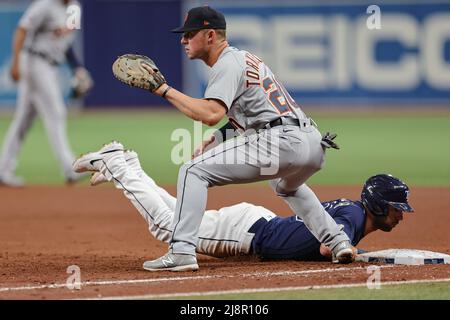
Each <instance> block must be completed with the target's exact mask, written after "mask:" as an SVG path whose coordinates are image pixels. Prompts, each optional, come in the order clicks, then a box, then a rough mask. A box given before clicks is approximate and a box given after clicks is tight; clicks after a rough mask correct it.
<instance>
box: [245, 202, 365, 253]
mask: <svg viewBox="0 0 450 320" xmlns="http://www.w3.org/2000/svg"><path fill="white" fill-rule="evenodd" d="M322 205H323V207H324V208H325V210H326V211H327V212H328V214H329V215H331V217H332V218H333V219H334V220H335V221H336V223H337V224H338V225H339V224H341V225H343V226H344V231H345V233H346V234H347V235H348V237H349V239H350V241H351V243H352V245H353V246H356V245H357V244H358V243H359V241H360V240H361V239H362V237H363V236H364V228H365V221H366V214H365V211H364V207H363V205H362V203H361V202H360V201H351V200H348V199H338V200H333V201H328V202H322ZM252 249H253V253H255V254H256V255H258V256H259V257H260V258H262V259H298V260H324V259H326V258H325V257H323V256H322V255H321V254H320V251H319V250H320V242H319V241H318V240H317V239H316V238H315V237H314V236H313V235H312V234H311V232H310V231H309V230H308V228H307V227H306V226H305V224H304V223H303V221H302V220H300V219H299V218H298V217H297V216H296V215H294V216H290V217H285V218H282V217H276V218H273V219H271V220H270V221H267V223H265V224H264V226H263V227H261V228H259V230H257V231H256V233H255V237H254V239H253V243H252Z"/></svg>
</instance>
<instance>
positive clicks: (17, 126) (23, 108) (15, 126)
mask: <svg viewBox="0 0 450 320" xmlns="http://www.w3.org/2000/svg"><path fill="white" fill-rule="evenodd" d="M23 76H24V78H23V79H22V80H21V81H20V83H19V91H18V100H17V107H16V110H15V113H14V118H13V121H12V123H11V125H10V126H9V129H8V132H7V134H6V136H5V140H4V143H3V148H2V153H1V156H0V178H1V177H2V176H14V172H15V170H16V167H17V157H18V154H19V151H20V149H21V147H22V144H23V141H24V140H25V136H26V134H27V132H28V130H29V129H30V127H31V125H32V124H33V121H34V119H35V118H36V110H35V109H34V106H33V105H32V101H31V95H32V88H31V87H30V82H29V80H28V79H27V77H26V75H23Z"/></svg>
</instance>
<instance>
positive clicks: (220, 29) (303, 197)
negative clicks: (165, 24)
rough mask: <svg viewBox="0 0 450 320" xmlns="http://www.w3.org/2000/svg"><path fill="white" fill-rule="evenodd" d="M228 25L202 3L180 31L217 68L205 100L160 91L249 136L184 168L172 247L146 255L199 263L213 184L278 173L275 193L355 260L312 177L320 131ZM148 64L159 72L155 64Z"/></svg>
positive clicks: (152, 267)
mask: <svg viewBox="0 0 450 320" xmlns="http://www.w3.org/2000/svg"><path fill="white" fill-rule="evenodd" d="M225 29H226V22H225V18H224V16H223V15H222V14H221V13H219V12H217V11H216V10H214V9H212V8H210V7H208V6H202V7H197V8H193V9H191V10H190V11H189V13H188V15H187V17H186V20H185V23H184V26H182V27H180V28H178V29H175V30H174V32H178V33H183V36H182V38H181V44H182V45H183V46H184V49H185V52H186V54H187V56H188V57H189V58H190V59H201V60H202V61H203V62H205V63H206V65H208V66H209V67H211V74H210V78H209V83H208V87H207V88H206V92H205V96H204V99H195V98H192V97H189V96H187V95H185V94H183V93H182V92H180V91H178V90H176V89H173V88H171V87H170V86H169V85H167V83H162V84H161V85H160V86H159V87H158V88H156V89H155V90H154V91H153V92H154V93H155V94H157V95H159V96H161V97H163V98H165V99H167V100H168V101H169V102H170V103H171V104H172V105H174V106H175V107H176V108H177V109H179V110H180V111H181V112H183V113H184V114H185V115H186V116H188V117H190V118H191V119H193V120H197V121H201V122H202V123H204V124H207V125H210V126H213V125H216V124H217V123H218V122H219V121H220V120H221V119H222V118H223V117H224V116H225V115H227V116H228V119H229V121H230V123H231V124H232V125H233V126H234V127H235V128H236V129H238V130H239V131H240V133H241V135H240V136H238V137H236V138H233V139H229V140H227V141H225V142H223V143H220V144H219V143H218V142H219V141H216V140H215V139H210V140H209V141H208V142H207V143H204V145H206V144H209V146H208V147H209V150H207V151H205V152H203V153H201V152H197V154H199V155H198V156H197V157H196V158H194V159H193V160H192V161H190V162H188V163H186V164H184V165H183V166H182V167H181V168H180V171H179V176H178V185H177V202H176V207H175V215H174V219H173V224H172V228H171V230H172V236H171V240H170V249H169V252H168V253H167V254H166V255H164V256H163V257H161V258H159V259H156V260H153V261H146V262H145V263H144V269H146V270H149V271H160V270H161V271H165V270H171V271H183V270H197V269H198V268H199V267H198V264H197V259H196V253H195V252H196V247H197V245H198V230H199V226H200V222H201V220H202V216H203V213H204V212H205V208H206V200H207V193H208V188H209V187H213V186H221V185H226V184H234V183H249V182H256V181H262V180H271V185H272V187H273V188H274V190H275V192H276V193H277V194H278V195H279V196H281V197H283V198H284V199H285V200H286V201H287V202H288V203H289V205H290V207H291V208H292V210H293V211H294V212H295V213H296V214H297V215H298V216H299V217H300V218H301V219H303V221H304V222H305V224H306V226H307V227H308V229H309V230H311V232H312V234H313V235H314V236H315V237H316V238H317V239H318V240H319V242H321V243H324V245H326V246H328V247H329V248H331V250H332V252H333V254H334V255H335V257H336V259H335V260H336V261H338V262H341V263H348V262H351V261H353V260H354V257H355V254H356V250H355V248H353V247H352V245H351V244H350V242H349V238H348V237H347V235H346V234H345V233H344V232H343V230H342V228H340V227H339V226H338V225H337V224H336V222H335V221H334V220H333V219H332V218H331V217H330V216H329V215H327V214H326V212H325V210H324V209H323V207H322V206H321V204H320V201H319V200H318V199H317V197H316V196H315V194H314V193H313V191H312V190H311V189H310V188H309V187H308V186H306V184H305V182H306V180H307V179H308V178H309V177H310V176H312V175H313V174H314V173H315V172H317V171H319V170H320V169H321V167H322V165H323V162H324V155H325V150H324V147H323V146H322V136H321V134H320V132H319V131H318V129H317V128H316V126H315V124H314V122H313V121H312V120H311V119H310V118H308V117H306V115H305V114H304V113H303V112H302V111H301V109H300V108H299V107H298V106H297V104H296V103H295V102H294V100H293V99H292V97H291V96H290V95H289V93H288V92H287V91H286V89H285V88H284V87H283V86H282V85H281V83H280V82H279V81H278V80H277V79H276V77H275V76H274V74H273V73H272V71H271V70H270V69H269V67H268V66H267V65H266V64H264V62H263V61H262V60H261V59H260V58H258V57H257V56H255V55H253V54H251V53H249V52H247V51H243V50H238V49H236V48H233V47H230V46H229V45H228V42H227V40H226V32H225ZM142 67H143V68H145V69H146V70H147V71H148V73H149V74H152V72H153V70H152V69H151V68H150V67H148V66H147V65H145V64H142ZM113 70H114V69H113ZM213 141H214V142H215V143H210V142H213ZM119 149H120V148H119ZM102 152H106V151H105V150H104V151H102ZM108 152H111V150H109V151H108ZM200 153H201V154H200ZM96 160H99V161H96ZM100 160H102V159H101V158H98V159H96V158H95V155H94V156H93V155H92V154H88V155H85V156H82V157H80V158H79V159H77V161H76V162H75V164H74V167H75V168H79V169H78V171H80V170H85V169H86V167H89V166H91V165H90V163H91V162H93V163H94V165H93V166H94V167H95V166H98V168H96V169H97V170H99V167H100V166H101V165H102V163H103V161H100ZM81 168H85V169H81Z"/></svg>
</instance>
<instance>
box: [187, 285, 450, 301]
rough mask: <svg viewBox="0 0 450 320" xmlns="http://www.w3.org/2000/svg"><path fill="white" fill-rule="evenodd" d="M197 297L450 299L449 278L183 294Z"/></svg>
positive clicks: (249, 298) (237, 298)
mask: <svg viewBox="0 0 450 320" xmlns="http://www.w3.org/2000/svg"><path fill="white" fill-rule="evenodd" d="M180 299H188V300H190V299H196V300H449V299H450V284H449V282H439V283H420V284H403V285H383V284H381V288H380V289H368V288H367V287H351V288H338V289H309V290H292V291H279V292H264V293H241V294H222V295H207V296H193V297H182V298H180Z"/></svg>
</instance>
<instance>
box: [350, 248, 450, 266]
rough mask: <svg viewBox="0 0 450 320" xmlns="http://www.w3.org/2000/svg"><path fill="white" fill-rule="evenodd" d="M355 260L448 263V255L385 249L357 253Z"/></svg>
mask: <svg viewBox="0 0 450 320" xmlns="http://www.w3.org/2000/svg"><path fill="white" fill-rule="evenodd" d="M355 260H356V261H359V262H369V263H388V264H405V265H422V264H450V255H448V254H445V253H439V252H433V251H427V250H415V249H387V250H380V251H372V252H365V253H362V254H358V255H357V256H356V259H355Z"/></svg>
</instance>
